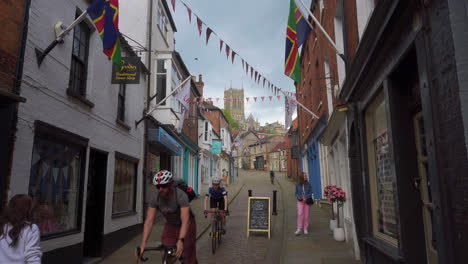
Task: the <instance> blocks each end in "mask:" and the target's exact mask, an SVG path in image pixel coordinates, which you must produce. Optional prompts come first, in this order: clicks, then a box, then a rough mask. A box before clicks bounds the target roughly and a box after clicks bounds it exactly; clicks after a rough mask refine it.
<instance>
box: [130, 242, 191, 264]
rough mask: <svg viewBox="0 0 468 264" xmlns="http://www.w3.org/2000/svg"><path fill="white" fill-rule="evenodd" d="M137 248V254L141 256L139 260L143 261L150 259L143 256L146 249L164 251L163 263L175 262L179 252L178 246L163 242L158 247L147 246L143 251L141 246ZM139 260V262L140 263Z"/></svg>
mask: <svg viewBox="0 0 468 264" xmlns="http://www.w3.org/2000/svg"><path fill="white" fill-rule="evenodd" d="M136 250H137V255H138V256H139V258H138V260H141V261H142V262H145V261H148V259H149V258H145V257H143V253H144V252H146V251H164V259H163V264H170V263H175V261H176V260H177V259H176V257H175V255H176V252H177V246H165V245H163V244H159V245H158V246H156V247H147V248H145V250H144V251H143V252H140V251H141V248H140V247H137V248H136ZM181 259H183V258H182V257H181V258H179V260H181ZM138 260H137V263H138Z"/></svg>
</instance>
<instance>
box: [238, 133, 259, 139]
mask: <svg viewBox="0 0 468 264" xmlns="http://www.w3.org/2000/svg"><path fill="white" fill-rule="evenodd" d="M250 133H252V134H253V135H254V136H255V137H256V138H258V136H257V134H255V133H254V132H253V131H247V132H245V133H244V134H241V136H240V137H241V138H245V137H246V136H248V135H249V134H250Z"/></svg>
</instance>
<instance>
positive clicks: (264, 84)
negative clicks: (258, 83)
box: [263, 78, 265, 88]
mask: <svg viewBox="0 0 468 264" xmlns="http://www.w3.org/2000/svg"><path fill="white" fill-rule="evenodd" d="M263 88H265V78H263Z"/></svg>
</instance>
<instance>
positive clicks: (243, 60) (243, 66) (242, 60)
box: [242, 59, 244, 69]
mask: <svg viewBox="0 0 468 264" xmlns="http://www.w3.org/2000/svg"><path fill="white" fill-rule="evenodd" d="M242 69H244V59H242Z"/></svg>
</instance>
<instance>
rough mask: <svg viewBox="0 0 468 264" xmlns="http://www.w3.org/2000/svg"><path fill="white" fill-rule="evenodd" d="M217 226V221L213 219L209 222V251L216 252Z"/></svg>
mask: <svg viewBox="0 0 468 264" xmlns="http://www.w3.org/2000/svg"><path fill="white" fill-rule="evenodd" d="M217 226H218V221H216V220H213V222H212V223H211V253H213V255H214V253H215V252H216V240H217V233H218V232H217V231H218V230H217Z"/></svg>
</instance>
